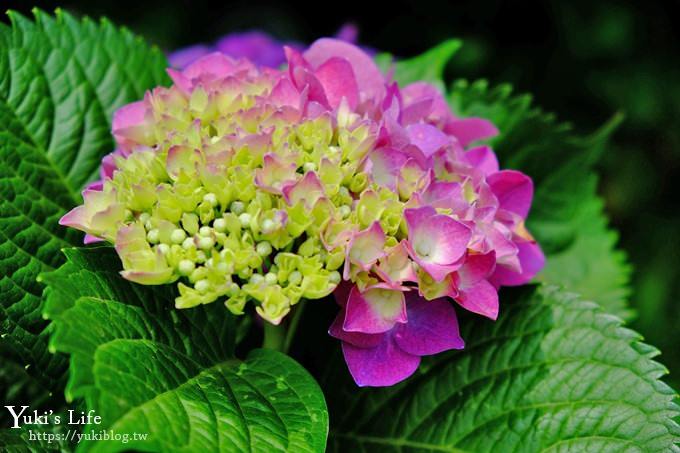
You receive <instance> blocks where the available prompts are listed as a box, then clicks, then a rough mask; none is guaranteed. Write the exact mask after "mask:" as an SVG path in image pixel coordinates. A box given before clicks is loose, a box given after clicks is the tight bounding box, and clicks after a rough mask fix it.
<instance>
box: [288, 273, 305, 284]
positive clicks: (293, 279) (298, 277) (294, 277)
mask: <svg viewBox="0 0 680 453" xmlns="http://www.w3.org/2000/svg"><path fill="white" fill-rule="evenodd" d="M301 281H302V274H301V273H300V272H299V271H293V272H291V273H290V275H289V276H288V282H289V283H290V284H291V285H299V284H300V282H301Z"/></svg>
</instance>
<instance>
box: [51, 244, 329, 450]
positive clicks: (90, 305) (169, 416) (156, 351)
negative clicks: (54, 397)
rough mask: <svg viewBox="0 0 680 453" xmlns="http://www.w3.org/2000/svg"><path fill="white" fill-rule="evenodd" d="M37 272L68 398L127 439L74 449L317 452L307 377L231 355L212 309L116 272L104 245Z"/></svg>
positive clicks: (223, 315) (317, 404)
mask: <svg viewBox="0 0 680 453" xmlns="http://www.w3.org/2000/svg"><path fill="white" fill-rule="evenodd" d="M66 254H67V257H68V261H67V262H66V264H64V265H63V266H62V267H60V268H59V269H58V270H56V271H53V272H51V273H47V274H44V275H42V276H41V278H42V279H43V281H44V282H45V283H46V284H47V285H48V288H47V291H46V303H45V313H46V314H47V315H48V317H49V318H50V319H53V325H54V333H53V337H52V340H51V342H50V348H51V349H52V350H55V351H59V352H62V353H65V354H68V355H69V356H70V368H69V382H68V386H67V390H66V393H67V398H69V399H73V398H79V397H84V398H85V401H86V402H87V407H88V409H94V410H95V411H96V413H97V414H98V415H100V416H101V417H102V424H101V425H99V426H97V427H94V428H97V429H102V428H105V429H111V430H113V432H116V433H121V434H123V433H127V434H128V435H130V436H132V435H133V434H134V433H137V434H148V438H147V439H144V440H139V439H137V440H134V439H132V438H131V439H130V440H129V442H128V443H122V442H100V443H97V444H93V443H88V442H84V443H81V444H80V447H79V448H81V449H83V450H90V449H92V450H95V451H120V450H127V449H131V448H132V449H140V450H150V451H186V452H193V451H267V452H269V451H295V452H297V451H308V452H316V451H323V449H324V446H325V442H326V434H327V431H328V415H327V413H326V405H325V401H324V397H323V394H322V393H321V390H320V389H319V387H318V385H317V384H316V382H315V381H314V380H313V379H312V377H311V376H309V374H308V373H307V372H306V371H305V370H304V368H302V367H301V366H300V365H298V364H297V363H296V362H295V361H293V360H292V359H290V358H289V357H287V356H285V355H283V354H280V353H277V352H274V351H268V350H255V351H252V352H251V353H250V354H249V355H248V357H247V358H246V359H245V361H243V362H241V361H239V360H237V359H235V358H234V355H233V350H234V338H235V335H236V327H235V323H234V317H233V316H232V315H231V314H230V313H229V312H228V310H227V309H226V308H225V307H224V306H222V305H221V304H217V303H215V304H209V305H204V306H200V307H196V308H192V309H190V310H177V309H175V308H174V306H173V300H174V296H175V294H174V293H173V288H172V287H170V286H165V287H145V286H141V285H137V284H134V283H131V282H128V281H126V280H124V279H122V278H121V277H120V276H119V275H118V270H119V269H120V263H119V261H118V258H117V257H116V255H115V252H113V249H112V248H110V247H98V248H86V249H68V250H66Z"/></svg>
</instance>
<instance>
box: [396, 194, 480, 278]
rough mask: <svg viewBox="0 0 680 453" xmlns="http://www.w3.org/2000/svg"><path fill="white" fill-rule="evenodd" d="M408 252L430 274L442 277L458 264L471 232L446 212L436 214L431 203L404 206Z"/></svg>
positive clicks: (434, 276)
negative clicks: (416, 206)
mask: <svg viewBox="0 0 680 453" xmlns="http://www.w3.org/2000/svg"><path fill="white" fill-rule="evenodd" d="M404 216H405V218H406V224H407V226H408V241H407V242H406V246H407V248H408V250H409V254H410V255H411V258H413V260H414V261H416V262H417V263H418V264H419V265H420V266H421V267H422V268H423V269H424V270H425V271H426V272H427V273H428V274H430V276H431V277H432V278H434V279H435V280H436V281H441V280H443V279H444V277H446V275H448V274H449V273H450V272H451V271H452V270H455V269H457V268H458V263H457V262H458V260H459V259H460V258H461V257H462V256H463V254H464V253H465V251H466V250H467V244H468V242H469V241H470V237H471V235H472V232H471V230H470V228H468V227H467V226H466V225H464V224H462V223H461V222H458V221H457V220H454V219H452V218H451V217H449V216H446V215H441V214H436V211H435V209H434V208H432V207H430V206H426V207H422V208H415V209H405V210H404Z"/></svg>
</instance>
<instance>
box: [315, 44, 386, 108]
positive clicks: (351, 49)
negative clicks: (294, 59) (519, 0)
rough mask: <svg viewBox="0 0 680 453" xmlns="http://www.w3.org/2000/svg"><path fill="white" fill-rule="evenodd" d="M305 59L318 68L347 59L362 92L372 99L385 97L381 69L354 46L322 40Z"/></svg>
mask: <svg viewBox="0 0 680 453" xmlns="http://www.w3.org/2000/svg"><path fill="white" fill-rule="evenodd" d="M304 57H305V59H306V60H307V61H309V62H310V63H311V64H312V66H314V67H316V68H318V67H319V66H321V65H322V64H323V63H325V62H326V61H328V60H329V59H331V58H333V57H341V58H345V59H346V60H347V61H349V63H350V64H351V65H352V70H353V71H354V76H355V78H356V81H357V85H358V87H359V91H360V92H362V93H364V95H365V96H366V97H367V98H371V99H382V97H383V96H384V95H385V79H384V77H383V75H382V73H381V72H380V69H378V67H377V66H376V64H375V63H374V62H373V59H372V58H371V57H370V56H369V55H368V54H366V53H365V52H364V51H363V50H361V49H359V48H358V47H356V46H354V45H352V44H349V43H346V42H343V41H340V40H337V39H331V38H322V39H319V40H317V41H315V42H314V43H313V44H312V45H311V46H310V47H309V49H307V51H306V52H305V53H304Z"/></svg>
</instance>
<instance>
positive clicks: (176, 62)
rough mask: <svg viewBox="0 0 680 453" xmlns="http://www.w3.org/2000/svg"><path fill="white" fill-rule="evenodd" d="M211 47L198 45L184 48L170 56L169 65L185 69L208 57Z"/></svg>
mask: <svg viewBox="0 0 680 453" xmlns="http://www.w3.org/2000/svg"><path fill="white" fill-rule="evenodd" d="M210 52H211V49H210V47H208V46H204V45H202V44H198V45H195V46H189V47H184V48H182V49H178V50H175V51H174V52H171V53H170V54H168V63H170V66H172V67H173V68H177V69H184V68H186V67H187V66H188V65H190V64H191V63H193V62H194V61H196V60H198V59H199V58H201V57H203V56H205V55H208V54H209V53H210Z"/></svg>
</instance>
